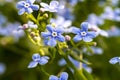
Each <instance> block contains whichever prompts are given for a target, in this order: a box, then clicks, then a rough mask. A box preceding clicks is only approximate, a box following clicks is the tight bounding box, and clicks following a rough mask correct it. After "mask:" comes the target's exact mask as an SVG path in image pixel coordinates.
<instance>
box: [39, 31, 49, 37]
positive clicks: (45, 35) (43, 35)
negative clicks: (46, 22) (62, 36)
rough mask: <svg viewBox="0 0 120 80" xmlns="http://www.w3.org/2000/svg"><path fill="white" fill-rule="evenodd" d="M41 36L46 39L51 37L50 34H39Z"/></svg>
mask: <svg viewBox="0 0 120 80" xmlns="http://www.w3.org/2000/svg"><path fill="white" fill-rule="evenodd" d="M41 36H42V37H43V38H48V37H50V36H51V34H50V32H41Z"/></svg>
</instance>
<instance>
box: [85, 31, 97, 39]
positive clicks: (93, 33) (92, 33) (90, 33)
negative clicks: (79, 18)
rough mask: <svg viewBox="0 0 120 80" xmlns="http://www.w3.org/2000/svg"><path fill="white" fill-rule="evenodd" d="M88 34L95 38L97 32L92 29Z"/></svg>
mask: <svg viewBox="0 0 120 80" xmlns="http://www.w3.org/2000/svg"><path fill="white" fill-rule="evenodd" d="M87 36H89V37H90V38H95V37H96V36H97V34H96V32H93V31H90V32H87Z"/></svg>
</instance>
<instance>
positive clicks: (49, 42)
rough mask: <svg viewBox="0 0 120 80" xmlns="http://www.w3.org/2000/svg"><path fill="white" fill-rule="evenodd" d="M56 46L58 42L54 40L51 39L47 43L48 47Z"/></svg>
mask: <svg viewBox="0 0 120 80" xmlns="http://www.w3.org/2000/svg"><path fill="white" fill-rule="evenodd" d="M56 44H57V42H56V41H55V39H54V38H51V39H50V40H49V41H48V43H47V45H49V46H55V45H56Z"/></svg>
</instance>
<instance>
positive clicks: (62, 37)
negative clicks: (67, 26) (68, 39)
mask: <svg viewBox="0 0 120 80" xmlns="http://www.w3.org/2000/svg"><path fill="white" fill-rule="evenodd" d="M56 39H57V40H58V41H60V42H64V41H65V37H64V36H63V35H61V34H59V35H58V36H57V37H56Z"/></svg>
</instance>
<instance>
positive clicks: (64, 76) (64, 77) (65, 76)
mask: <svg viewBox="0 0 120 80" xmlns="http://www.w3.org/2000/svg"><path fill="white" fill-rule="evenodd" d="M49 80H68V73H66V72H62V73H61V75H60V78H58V77H57V76H54V75H51V76H50V77H49Z"/></svg>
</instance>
